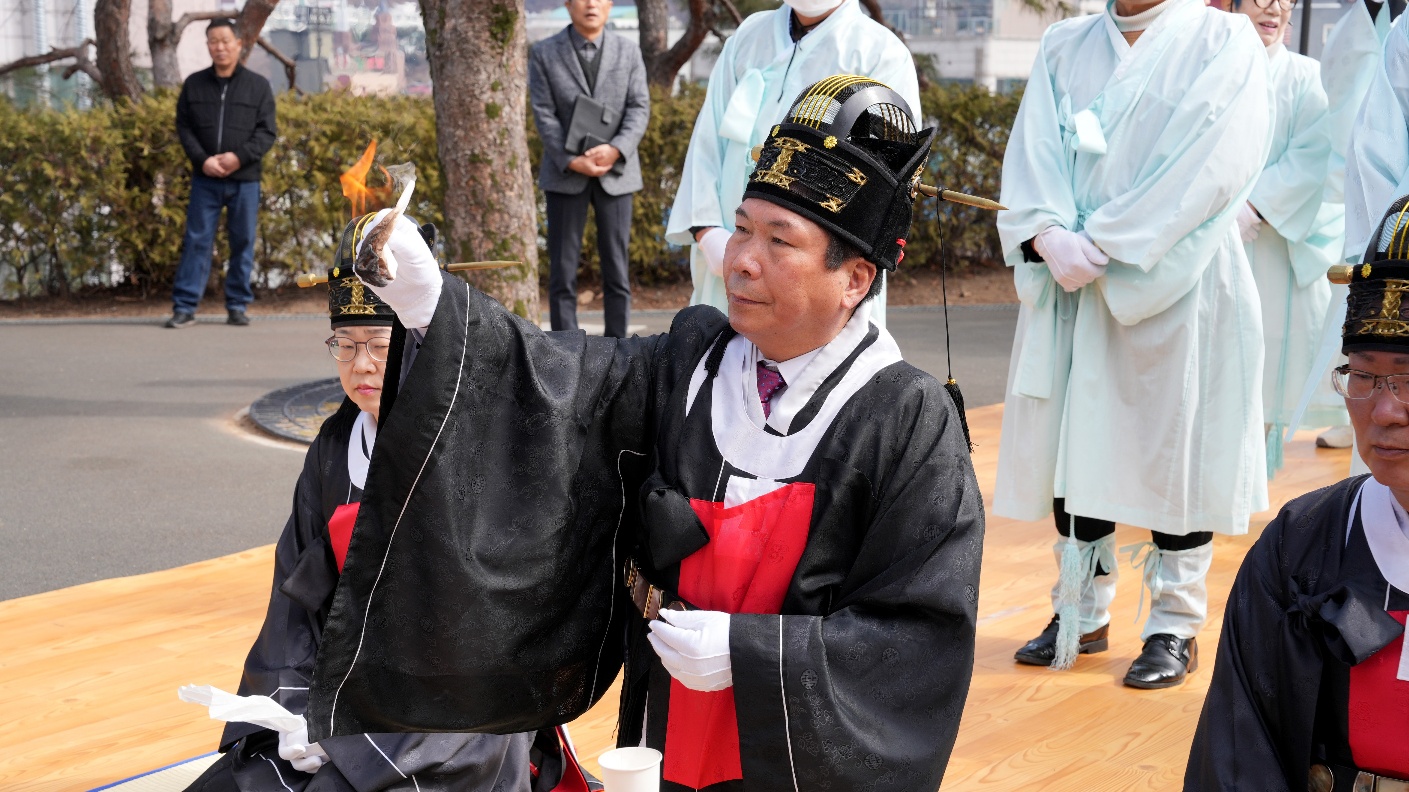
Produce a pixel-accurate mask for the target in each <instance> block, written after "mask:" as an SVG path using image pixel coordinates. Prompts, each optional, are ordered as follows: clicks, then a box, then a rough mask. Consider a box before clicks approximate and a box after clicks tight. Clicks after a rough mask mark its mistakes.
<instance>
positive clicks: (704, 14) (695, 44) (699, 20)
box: [646, 0, 714, 86]
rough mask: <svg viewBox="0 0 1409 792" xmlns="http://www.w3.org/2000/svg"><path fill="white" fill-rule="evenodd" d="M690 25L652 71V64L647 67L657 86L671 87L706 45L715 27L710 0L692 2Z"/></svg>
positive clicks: (694, 0) (662, 55) (648, 73)
mask: <svg viewBox="0 0 1409 792" xmlns="http://www.w3.org/2000/svg"><path fill="white" fill-rule="evenodd" d="M689 8H690V24H689V25H688V26H687V27H686V28H685V33H684V35H682V36H680V39H679V40H678V41H676V42H675V46H673V47H671V48H670V49H668V50H666V51H665V52H664V53H662V54H661V56H660V59H659V60H658V61H657V62H656V64H655V68H654V69H652V68H651V65H650V64H647V66H646V72H647V75H648V77H649V78H650V79H651V81H652V82H655V83H656V84H657V85H667V86H668V85H670V84H671V83H673V82H675V75H677V74H679V73H680V69H681V68H682V67H684V65H685V64H686V63H689V62H690V58H692V57H694V55H695V50H697V49H699V48H700V45H701V44H703V43H704V40H705V37H706V36H708V35H709V31H710V28H712V27H714V13H713V9H712V8H711V7H710V0H690V6H689Z"/></svg>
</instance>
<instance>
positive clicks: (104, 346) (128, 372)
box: [0, 306, 1017, 600]
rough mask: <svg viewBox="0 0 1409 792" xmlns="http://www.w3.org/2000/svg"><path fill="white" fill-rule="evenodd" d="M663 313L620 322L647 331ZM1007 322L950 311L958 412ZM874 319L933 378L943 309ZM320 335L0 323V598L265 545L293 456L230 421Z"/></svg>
mask: <svg viewBox="0 0 1409 792" xmlns="http://www.w3.org/2000/svg"><path fill="white" fill-rule="evenodd" d="M671 316H672V313H671V312H668V311H642V312H637V313H635V314H633V316H632V323H633V324H643V325H645V332H660V331H663V330H665V329H667V328H668V327H669V322H670V317H671ZM582 320H583V323H584V324H588V323H591V322H593V321H595V322H598V323H600V322H601V317H600V315H598V316H595V317H594V316H592V315H591V314H584V315H583V316H582ZM1016 320H1017V309H1016V307H1015V306H958V307H953V308H950V325H951V329H952V331H953V338H954V343H953V363H954V375H955V378H956V379H957V380H958V381H959V383H960V385H961V386H962V388H963V390H964V397H965V400H966V401H967V403H968V404H969V405H970V406H981V405H984V404H992V403H995V402H998V401H1001V400H1002V398H1003V385H1004V381H1005V379H1006V376H1007V369H1008V356H1009V352H1010V350H1011V347H1012V338H1013V328H1014V325H1015V323H1016ZM889 324H890V329H891V332H892V333H893V334H894V335H895V337H896V341H897V342H898V343H899V345H900V348H901V352H902V353H903V354H904V355H905V357H906V359H907V360H909V361H910V362H911V363H913V364H915V365H916V366H919V367H920V368H922V369H924V370H926V371H929V372H930V373H932V374H934V375H935V376H936V377H939V378H941V379H943V378H944V377H945V372H946V367H945V355H944V315H943V313H942V312H941V311H940V309H938V308H892V309H891V310H890V320H889ZM327 336H328V324H327V319H326V318H324V317H293V318H260V317H255V318H254V321H253V323H252V324H251V325H250V326H249V327H243V328H238V327H227V326H225V325H223V324H214V323H202V324H198V325H197V326H195V327H192V328H188V329H184V330H166V329H163V328H162V327H160V324H159V323H157V322H151V321H148V320H143V321H140V322H135V321H126V322H121V321H115V322H114V321H109V322H85V323H76V322H75V323H66V322H55V321H46V322H35V323H10V322H7V323H3V324H0V345H3V347H2V348H3V349H4V350H5V351H4V353H3V355H0V371H3V374H0V600H3V599H10V598H13V597H20V596H25V595H28V594H35V593H38V592H42V591H49V590H52V589H57V588H63V587H66V586H72V585H76V584H80V583H86V582H89V581H93V580H101V579H104V578H112V577H120V576H124V575H134V574H140V573H144V572H152V571H156V570H160V569H168V568H171V567H175V566H180V565H182V564H188V563H192V562H195V561H201V560H205V559H209V558H214V557H217V556H221V555H226V554H229V553H234V552H239V551H241V550H247V549H249V548H251V547H257V546H259V545H264V544H268V543H270V542H273V541H275V540H276V539H277V538H278V536H279V532H280V530H282V528H283V525H284V521H285V520H286V519H287V517H288V510H289V506H290V503H291V499H292V496H293V488H294V482H295V480H296V479H297V477H298V473H299V471H300V470H301V469H302V464H303V451H302V450H301V449H300V448H297V447H295V446H293V445H291V444H287V443H280V442H276V441H272V440H268V439H265V438H263V437H259V436H255V435H252V434H250V433H249V432H246V431H244V430H241V429H240V428H239V427H238V426H237V424H236V420H235V419H236V416H237V415H238V414H239V413H240V411H241V410H243V409H245V408H247V407H248V406H249V405H250V403H251V402H253V401H254V400H255V399H257V398H258V397H259V396H261V395H263V394H265V393H267V392H269V391H272V390H275V389H278V388H283V387H287V386H289V385H294V384H297V383H300V382H304V381H307V380H312V379H319V378H324V377H329V376H334V375H335V374H336V369H335V366H336V364H335V363H334V362H333V360H332V358H330V357H329V356H328V353H327V351H326V350H325V349H324V348H323V346H322V343H321V342H322V340H323V339H324V338H326V337H327Z"/></svg>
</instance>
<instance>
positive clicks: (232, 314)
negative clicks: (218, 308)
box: [225, 308, 250, 327]
mask: <svg viewBox="0 0 1409 792" xmlns="http://www.w3.org/2000/svg"><path fill="white" fill-rule="evenodd" d="M228 314H229V315H228V316H226V318H225V324H228V325H234V326H236V327H247V326H249V323H250V318H249V317H248V316H246V315H245V311H244V309H243V308H231V309H230V310H229V312H228Z"/></svg>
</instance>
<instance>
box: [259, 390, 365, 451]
mask: <svg viewBox="0 0 1409 792" xmlns="http://www.w3.org/2000/svg"><path fill="white" fill-rule="evenodd" d="M344 398H345V396H344V394H343V392H342V383H340V382H339V381H338V379H337V378H336V377H333V378H332V379H321V380H314V381H313V382H305V383H302V384H300V385H290V386H289V387H287V388H280V389H279V390H276V391H271V392H269V393H266V394H264V395H263V396H261V397H259V398H258V399H256V400H255V402H254V404H251V405H250V420H252V421H254V422H255V424H257V425H258V426H259V428H261V429H263V430H264V431H266V432H269V433H270V434H273V435H276V436H278V437H283V438H286V439H288V440H297V441H298V442H300V443H312V442H313V438H315V437H317V436H318V428H319V427H321V426H322V425H323V420H324V419H326V418H327V417H328V416H330V415H332V414H333V413H335V412H337V411H338V405H340V404H342V400H343V399H344Z"/></svg>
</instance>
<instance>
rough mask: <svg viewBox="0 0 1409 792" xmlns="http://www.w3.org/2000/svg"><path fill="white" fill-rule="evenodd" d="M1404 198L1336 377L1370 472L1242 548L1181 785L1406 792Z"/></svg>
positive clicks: (1408, 359) (1318, 496) (1366, 269)
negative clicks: (1244, 555)
mask: <svg viewBox="0 0 1409 792" xmlns="http://www.w3.org/2000/svg"><path fill="white" fill-rule="evenodd" d="M1406 206H1409V198H1400V199H1399V200H1398V201H1396V202H1395V203H1394V205H1393V207H1392V208H1391V210H1390V211H1389V213H1388V214H1386V215H1385V218H1384V220H1383V221H1381V224H1380V227H1379V229H1378V231H1377V232H1376V234H1375V235H1374V236H1373V237H1372V238H1371V243H1370V249H1369V250H1368V251H1366V253H1365V256H1364V258H1363V261H1364V262H1365V263H1364V264H1363V265H1361V266H1356V267H1354V268H1351V267H1348V266H1338V267H1333V268H1332V269H1331V273H1330V275H1331V277H1332V280H1334V281H1336V282H1338V283H1349V284H1350V295H1349V298H1348V301H1347V304H1346V318H1345V326H1344V329H1343V331H1342V333H1343V341H1342V349H1343V351H1344V352H1345V354H1347V355H1349V362H1348V363H1347V364H1346V365H1344V366H1341V367H1340V368H1337V369H1336V370H1335V372H1334V375H1333V381H1334V382H1335V386H1336V390H1337V391H1339V392H1340V394H1341V395H1342V396H1344V397H1345V403H1346V407H1347V408H1348V409H1349V412H1350V422H1351V426H1352V427H1353V428H1354V430H1355V441H1356V446H1357V448H1358V449H1359V452H1360V456H1361V458H1362V459H1364V460H1365V464H1366V465H1368V466H1369V468H1370V473H1371V475H1370V476H1355V477H1352V478H1349V479H1346V480H1345V481H1342V482H1340V483H1339V484H1334V485H1332V486H1330V487H1326V488H1325V489H1322V490H1318V491H1316V492H1313V493H1310V494H1308V495H1303V496H1302V497H1300V498H1297V499H1296V500H1294V501H1292V502H1291V503H1289V504H1287V505H1286V507H1284V508H1283V509H1282V512H1281V513H1280V514H1278V515H1277V518H1276V519H1275V520H1273V521H1272V522H1271V523H1269V524H1268V526H1267V528H1266V529H1264V530H1263V532H1262V536H1261V537H1259V538H1258V540H1257V543H1256V544H1254V545H1253V548H1252V550H1250V551H1249V552H1248V555H1247V558H1246V559H1245V560H1244V561H1243V566H1242V569H1241V570H1239V572H1238V578H1237V581H1236V582H1235V583H1234V584H1233V590H1232V591H1231V592H1230V593H1229V595H1228V606H1227V610H1226V611H1225V613H1224V617H1223V637H1222V639H1221V640H1220V643H1219V647H1218V659H1217V661H1216V663H1215V665H1214V671H1213V680H1212V683H1211V686H1210V688H1209V692H1208V698H1207V700H1206V701H1205V702H1204V710H1203V715H1202V717H1200V719H1199V727H1198V731H1197V732H1196V733H1195V735H1194V745H1193V750H1192V751H1191V753H1190V755H1189V767H1188V771H1187V773H1186V775H1185V778H1184V788H1185V789H1186V790H1259V792H1260V791H1261V790H1269V792H1270V791H1271V790H1290V791H1291V792H1302V790H1305V789H1310V790H1311V792H1332V791H1333V790H1334V792H1351V791H1352V790H1354V792H1403V790H1409V646H1406V644H1405V640H1404V637H1403V636H1404V622H1405V616H1406V615H1409V514H1407V513H1406V511H1405V505H1406V504H1409V300H1405V299H1403V297H1404V294H1405V293H1406V292H1409V211H1406Z"/></svg>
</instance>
